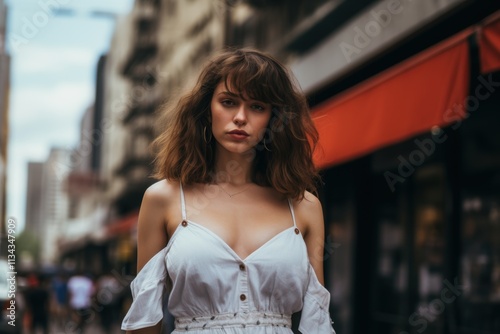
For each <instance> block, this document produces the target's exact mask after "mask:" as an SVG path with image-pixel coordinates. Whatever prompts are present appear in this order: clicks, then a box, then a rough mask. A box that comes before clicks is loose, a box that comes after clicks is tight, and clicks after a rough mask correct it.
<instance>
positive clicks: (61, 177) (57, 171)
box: [39, 148, 71, 266]
mask: <svg viewBox="0 0 500 334" xmlns="http://www.w3.org/2000/svg"><path fill="white" fill-rule="evenodd" d="M70 171H71V151H69V150H67V149H64V148H52V149H51V150H50V153H49V156H48V158H47V160H46V161H45V162H44V163H43V172H42V185H41V193H40V198H41V201H42V203H41V207H42V210H41V224H40V225H41V226H40V231H41V232H40V234H39V239H40V264H41V265H42V266H46V265H54V264H56V262H57V258H58V255H59V251H58V244H57V241H58V238H59V236H60V234H61V232H62V231H63V229H64V227H65V225H66V221H67V216H68V196H67V193H66V191H65V182H66V179H67V177H68V175H69V173H70Z"/></svg>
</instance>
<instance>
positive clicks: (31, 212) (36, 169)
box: [24, 162, 44, 236]
mask: <svg viewBox="0 0 500 334" xmlns="http://www.w3.org/2000/svg"><path fill="white" fill-rule="evenodd" d="M43 169H44V164H43V163H42V162H28V181H27V183H26V188H27V189H26V222H25V225H24V229H25V230H27V231H30V232H31V233H32V234H33V235H35V236H39V235H41V234H42V232H43V226H42V221H43V217H42V201H43V197H42V180H43Z"/></svg>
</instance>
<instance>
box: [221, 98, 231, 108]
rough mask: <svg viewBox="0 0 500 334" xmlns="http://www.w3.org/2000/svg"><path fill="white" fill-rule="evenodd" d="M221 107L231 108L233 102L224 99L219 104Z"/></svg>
mask: <svg viewBox="0 0 500 334" xmlns="http://www.w3.org/2000/svg"><path fill="white" fill-rule="evenodd" d="M220 103H221V104H222V105H223V106H226V107H232V106H234V105H235V103H234V101H233V100H229V99H224V100H222V101H221V102H220Z"/></svg>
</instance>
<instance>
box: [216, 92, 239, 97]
mask: <svg viewBox="0 0 500 334" xmlns="http://www.w3.org/2000/svg"><path fill="white" fill-rule="evenodd" d="M217 95H228V96H234V97H240V96H239V95H238V94H235V93H232V92H228V91H222V92H220V93H219V94H217Z"/></svg>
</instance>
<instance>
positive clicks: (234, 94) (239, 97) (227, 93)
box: [217, 91, 270, 105]
mask: <svg viewBox="0 0 500 334" xmlns="http://www.w3.org/2000/svg"><path fill="white" fill-rule="evenodd" d="M217 95H227V96H231V97H235V98H238V99H243V100H245V99H244V98H243V97H242V96H240V95H238V94H236V93H232V92H229V91H222V92H220V93H219V94H217ZM247 100H248V101H254V102H259V103H264V104H269V105H270V103H266V102H264V101H261V100H257V99H252V98H248V99H247Z"/></svg>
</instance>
